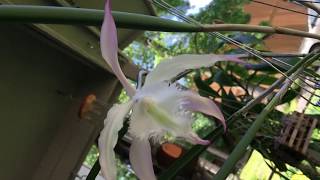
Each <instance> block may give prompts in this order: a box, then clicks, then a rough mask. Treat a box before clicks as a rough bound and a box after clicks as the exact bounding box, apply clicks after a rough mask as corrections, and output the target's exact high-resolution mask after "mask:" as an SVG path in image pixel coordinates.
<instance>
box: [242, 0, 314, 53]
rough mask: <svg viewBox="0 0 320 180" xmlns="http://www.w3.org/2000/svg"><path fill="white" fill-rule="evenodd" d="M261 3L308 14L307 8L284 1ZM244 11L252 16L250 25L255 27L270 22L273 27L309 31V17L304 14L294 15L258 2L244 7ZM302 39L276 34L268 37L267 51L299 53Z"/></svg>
mask: <svg viewBox="0 0 320 180" xmlns="http://www.w3.org/2000/svg"><path fill="white" fill-rule="evenodd" d="M259 1H260V2H264V3H268V4H272V5H275V6H279V7H284V8H287V9H291V10H294V11H299V12H303V13H307V8H305V7H303V6H300V5H298V4H294V3H290V2H286V1H283V0H259ZM244 11H245V12H247V13H249V14H251V21H250V24H253V25H258V24H260V23H261V22H262V21H268V22H269V23H270V24H271V25H272V26H281V27H287V28H293V29H298V30H301V31H307V27H308V26H307V22H308V21H307V19H308V16H306V15H303V14H298V13H294V12H291V11H287V10H283V9H279V8H275V7H271V6H267V5H264V4H260V3H256V2H251V3H250V4H248V5H246V6H245V7H244ZM302 39H303V38H300V37H293V36H286V35H278V34H276V35H272V36H270V37H268V38H267V39H266V40H265V45H266V48H267V50H270V51H273V52H298V51H299V47H300V44H301V41H302Z"/></svg>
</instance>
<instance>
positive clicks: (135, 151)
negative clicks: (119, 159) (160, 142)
mask: <svg viewBox="0 0 320 180" xmlns="http://www.w3.org/2000/svg"><path fill="white" fill-rule="evenodd" d="M142 131H143V130H142ZM129 156H130V162H131V165H132V168H133V170H134V172H135V173H136V175H137V176H138V177H139V179H141V180H156V176H155V174H154V171H153V165H152V157H151V147H150V143H149V141H148V140H147V139H138V138H134V139H133V141H132V142H131V147H130V154H129Z"/></svg>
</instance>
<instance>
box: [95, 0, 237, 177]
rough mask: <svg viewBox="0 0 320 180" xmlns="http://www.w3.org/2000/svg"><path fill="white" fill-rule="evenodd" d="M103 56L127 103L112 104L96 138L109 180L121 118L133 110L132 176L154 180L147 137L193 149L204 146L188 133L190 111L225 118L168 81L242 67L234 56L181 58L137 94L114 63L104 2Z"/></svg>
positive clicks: (113, 37) (150, 78) (107, 8)
mask: <svg viewBox="0 0 320 180" xmlns="http://www.w3.org/2000/svg"><path fill="white" fill-rule="evenodd" d="M101 50H102V56H103V58H104V59H105V60H106V62H107V63H108V64H109V66H110V67H111V69H112V70H113V72H114V74H115V75H116V76H117V78H118V79H119V80H120V82H121V84H122V85H123V87H124V88H125V90H126V92H127V94H128V95H129V96H130V97H131V100H130V101H129V102H127V103H125V104H115V105H114V106H113V107H112V108H111V109H110V110H109V112H108V114H107V117H106V119H105V120H104V129H103V130H102V131H101V134H100V137H99V151H100V159H99V161H100V165H101V170H102V174H103V176H104V177H105V178H106V179H107V180H115V179H116V177H117V169H116V161H115V153H114V150H113V149H114V147H115V145H116V143H117V140H118V131H119V130H120V129H121V128H122V125H123V121H124V118H125V116H126V115H127V114H128V112H129V111H130V110H132V113H131V118H130V125H129V133H130V135H131V136H132V137H133V141H132V142H131V147H130V162H131V164H132V167H133V169H134V171H135V173H136V175H137V176H138V177H139V178H140V179H142V180H155V179H156V176H155V174H154V171H153V166H152V158H151V147H150V144H149V138H151V137H153V138H154V139H156V140H157V139H160V138H161V137H162V136H163V135H164V134H165V133H170V134H172V135H174V136H176V137H182V138H184V139H186V140H187V141H189V142H190V143H192V144H202V145H208V144H209V143H210V142H209V141H207V140H203V139H201V138H200V137H199V136H198V135H197V134H195V133H194V132H193V131H192V128H191V124H192V122H193V118H192V115H191V113H192V112H201V113H204V114H207V115H210V116H213V117H215V118H217V119H218V120H220V121H221V122H222V123H223V125H224V128H226V125H225V119H224V117H223V115H222V113H221V111H220V109H219V108H218V106H217V105H216V104H215V103H213V101H212V100H210V99H208V98H205V97H201V96H200V95H198V94H197V93H195V92H192V91H190V90H181V89H179V88H178V87H177V85H176V84H171V85H169V83H168V81H170V80H171V79H172V78H174V77H176V76H177V75H178V74H180V73H181V72H184V71H185V70H188V69H197V68H201V67H208V66H213V65H214V64H215V63H216V62H217V61H220V60H231V61H236V62H242V61H241V60H239V59H238V56H235V55H229V56H226V55H180V56H176V57H173V58H171V59H168V60H166V61H163V62H162V63H160V64H159V65H158V66H157V67H156V68H155V69H154V70H153V71H152V72H150V73H149V74H148V75H147V77H146V81H145V83H144V86H143V87H142V88H141V89H137V90H136V89H135V88H134V87H133V86H132V85H131V84H130V83H129V82H128V80H127V79H126V77H125V75H124V74H123V72H122V71H121V68H120V66H119V62H118V55H117V52H118V43H117V31H116V26H115V23H114V20H113V17H112V15H111V8H110V0H107V1H106V5H105V17H104V23H103V25H102V33H101Z"/></svg>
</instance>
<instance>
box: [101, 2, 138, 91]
mask: <svg viewBox="0 0 320 180" xmlns="http://www.w3.org/2000/svg"><path fill="white" fill-rule="evenodd" d="M100 44H101V52H102V57H103V58H104V59H105V61H106V62H107V63H108V65H109V66H110V67H111V69H112V71H113V72H114V74H115V75H116V76H117V78H118V79H119V80H120V82H121V84H122V85H123V87H124V88H125V90H126V92H127V93H128V95H129V96H130V97H132V96H133V95H134V94H135V89H134V87H133V86H132V85H131V84H130V83H129V81H128V80H127V78H126V77H125V75H124V74H123V72H122V70H121V68H120V65H119V61H118V39H117V29H116V25H115V22H114V19H113V17H112V14H111V0H106V4H105V14H104V21H103V24H102V28H101V37H100Z"/></svg>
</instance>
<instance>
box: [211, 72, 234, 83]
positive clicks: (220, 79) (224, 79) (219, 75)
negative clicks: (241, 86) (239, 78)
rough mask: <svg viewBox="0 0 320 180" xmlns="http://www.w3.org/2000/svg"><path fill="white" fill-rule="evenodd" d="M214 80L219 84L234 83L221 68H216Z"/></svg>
mask: <svg viewBox="0 0 320 180" xmlns="http://www.w3.org/2000/svg"><path fill="white" fill-rule="evenodd" d="M214 81H215V82H217V83H218V84H219V85H220V86H233V85H234V83H233V81H232V80H231V78H230V76H229V75H228V74H226V73H225V72H224V71H222V70H218V72H216V73H215V75H214Z"/></svg>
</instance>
